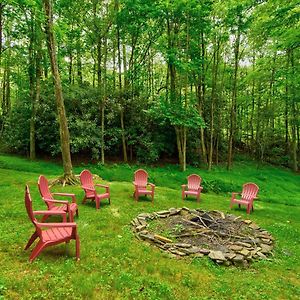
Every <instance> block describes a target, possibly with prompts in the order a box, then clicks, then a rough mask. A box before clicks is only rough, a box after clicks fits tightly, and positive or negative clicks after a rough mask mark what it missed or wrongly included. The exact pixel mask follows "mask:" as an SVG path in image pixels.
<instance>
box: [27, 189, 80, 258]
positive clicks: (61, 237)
mask: <svg viewBox="0 0 300 300" xmlns="http://www.w3.org/2000/svg"><path fill="white" fill-rule="evenodd" d="M25 206H26V210H27V214H28V217H29V219H30V220H31V222H32V223H33V225H34V227H35V232H34V233H33V234H32V236H31V237H30V239H29V241H28V243H27V245H26V247H25V250H27V249H28V248H29V247H30V246H31V245H32V243H33V242H34V241H35V240H36V239H37V238H39V241H38V243H37V245H36V246H35V248H34V249H33V250H32V252H31V254H30V257H29V261H30V262H32V261H33V260H34V259H35V258H36V257H37V256H38V255H39V254H40V253H41V252H42V251H43V250H44V249H45V248H46V247H49V246H53V245H57V244H61V243H68V242H70V240H75V241H76V258H77V260H79V256H80V249H79V247H80V242H79V236H78V234H77V225H76V223H67V222H66V219H65V216H66V215H65V212H63V211H49V210H47V211H33V210H32V200H31V197H30V193H29V188H28V186H27V185H26V188H25ZM36 215H43V216H45V215H61V216H62V217H63V220H64V222H63V223H42V222H39V221H38V220H37V219H36V218H35V216H36Z"/></svg>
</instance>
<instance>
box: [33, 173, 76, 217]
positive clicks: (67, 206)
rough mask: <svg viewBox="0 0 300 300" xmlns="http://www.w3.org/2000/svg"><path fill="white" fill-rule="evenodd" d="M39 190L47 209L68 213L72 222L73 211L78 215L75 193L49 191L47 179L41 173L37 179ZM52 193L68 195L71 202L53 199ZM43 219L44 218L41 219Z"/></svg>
mask: <svg viewBox="0 0 300 300" xmlns="http://www.w3.org/2000/svg"><path fill="white" fill-rule="evenodd" d="M38 186H39V191H40V194H41V196H42V199H43V200H44V201H45V203H46V204H47V207H48V210H49V211H64V212H65V213H68V215H69V220H70V221H71V222H73V220H74V213H76V215H77V216H78V207H77V204H76V198H75V194H68V193H51V192H50V190H49V186H48V180H47V179H46V177H45V176H43V175H41V176H40V177H39V180H38ZM53 195H57V196H65V197H70V198H71V199H72V203H69V202H68V201H63V200H55V199H54V198H53ZM55 204H60V205H55ZM43 221H45V219H43Z"/></svg>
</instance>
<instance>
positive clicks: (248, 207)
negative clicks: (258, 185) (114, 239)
mask: <svg viewBox="0 0 300 300" xmlns="http://www.w3.org/2000/svg"><path fill="white" fill-rule="evenodd" d="M250 211H251V206H250V205H249V204H248V205H247V214H250Z"/></svg>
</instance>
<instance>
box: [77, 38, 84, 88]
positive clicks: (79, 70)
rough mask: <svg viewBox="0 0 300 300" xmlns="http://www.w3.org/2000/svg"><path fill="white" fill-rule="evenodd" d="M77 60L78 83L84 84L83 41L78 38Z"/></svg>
mask: <svg viewBox="0 0 300 300" xmlns="http://www.w3.org/2000/svg"><path fill="white" fill-rule="evenodd" d="M76 61H77V83H78V84H79V85H82V82H83V77H82V62H81V43H80V40H78V42H77V44H76Z"/></svg>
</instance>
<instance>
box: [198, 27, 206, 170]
mask: <svg viewBox="0 0 300 300" xmlns="http://www.w3.org/2000/svg"><path fill="white" fill-rule="evenodd" d="M200 47H201V73H200V76H199V78H200V83H199V87H198V92H199V96H198V107H199V114H200V116H201V117H202V119H203V120H205V118H204V116H203V107H204V101H205V92H206V86H205V80H206V79H205V78H206V77H205V40H204V33H203V31H201V41H200ZM200 142H201V152H202V159H203V162H204V163H205V164H206V165H208V160H207V150H206V143H205V131H204V128H203V127H201V128H200Z"/></svg>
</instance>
